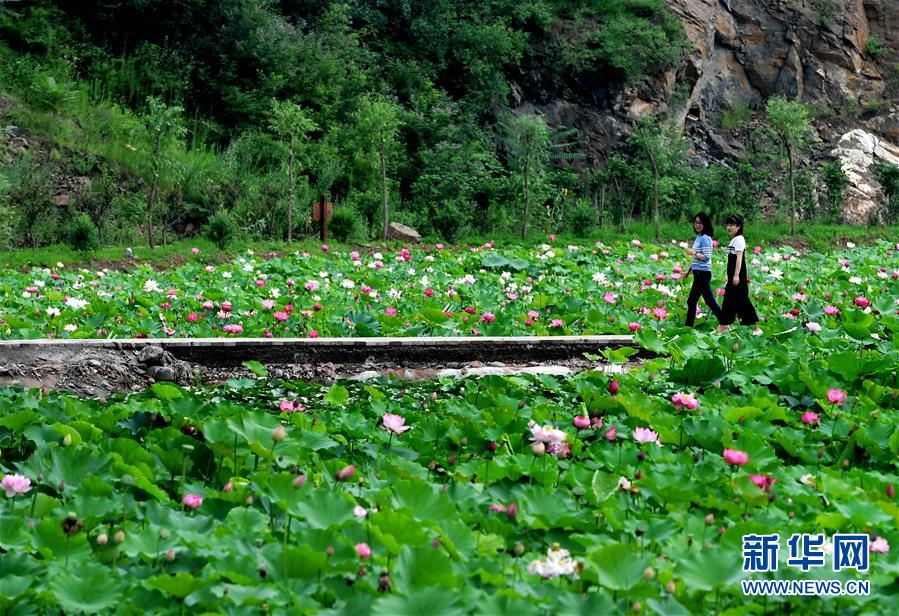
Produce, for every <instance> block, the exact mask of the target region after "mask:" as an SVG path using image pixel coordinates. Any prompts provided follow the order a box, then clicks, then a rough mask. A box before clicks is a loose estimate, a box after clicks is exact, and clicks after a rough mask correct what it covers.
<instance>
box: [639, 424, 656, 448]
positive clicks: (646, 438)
mask: <svg viewBox="0 0 899 616" xmlns="http://www.w3.org/2000/svg"><path fill="white" fill-rule="evenodd" d="M634 440H635V441H637V442H638V443H655V444H656V445H659V446H661V445H662V443H661V442H659V435H658V434H657V433H656V432H653V431H652V430H650V429H649V428H634Z"/></svg>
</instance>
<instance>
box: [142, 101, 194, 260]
mask: <svg viewBox="0 0 899 616" xmlns="http://www.w3.org/2000/svg"><path fill="white" fill-rule="evenodd" d="M147 107H148V112H147V115H146V116H145V118H144V126H143V131H144V136H145V138H146V140H147V142H148V143H149V145H150V155H149V161H148V165H149V180H148V182H149V183H148V188H147V241H148V243H149V245H150V248H154V241H153V210H154V208H155V207H156V204H157V203H158V201H159V190H160V184H161V181H162V177H161V176H162V174H163V173H166V172H167V171H168V170H169V169H170V168H171V167H172V166H173V163H174V157H175V151H176V148H178V147H179V146H181V145H182V139H183V138H184V136H185V134H187V130H186V129H185V128H184V124H183V123H182V121H181V114H182V113H183V111H184V110H183V109H182V108H181V107H179V106H178V105H167V104H166V103H165V102H164V101H163V100H162V99H161V98H158V97H156V96H151V97H148V98H147ZM144 160H145V161H146V157H144Z"/></svg>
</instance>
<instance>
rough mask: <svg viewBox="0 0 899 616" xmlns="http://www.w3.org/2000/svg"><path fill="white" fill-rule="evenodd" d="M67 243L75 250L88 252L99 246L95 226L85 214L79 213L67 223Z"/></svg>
mask: <svg viewBox="0 0 899 616" xmlns="http://www.w3.org/2000/svg"><path fill="white" fill-rule="evenodd" d="M69 224H70V226H69V233H68V238H67V243H68V244H69V246H71V247H72V249H73V250H75V251H76V252H81V253H84V252H89V251H91V250H94V249H96V248H98V247H99V246H100V239H99V236H98V235H97V228H96V227H95V226H94V223H93V221H92V220H91V218H90V216H88V215H87V214H83V213H82V214H79V215H78V216H76V217H75V218H74V219H73V220H72V221H71V223H69Z"/></svg>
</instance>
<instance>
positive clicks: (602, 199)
mask: <svg viewBox="0 0 899 616" xmlns="http://www.w3.org/2000/svg"><path fill="white" fill-rule="evenodd" d="M605 219H606V184H605V182H603V185H602V188H600V189H599V226H600V227H602V226H603V223H604V222H605Z"/></svg>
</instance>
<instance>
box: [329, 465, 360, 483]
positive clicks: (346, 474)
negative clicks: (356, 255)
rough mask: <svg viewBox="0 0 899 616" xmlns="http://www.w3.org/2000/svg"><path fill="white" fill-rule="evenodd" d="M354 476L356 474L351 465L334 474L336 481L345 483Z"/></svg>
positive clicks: (354, 468)
mask: <svg viewBox="0 0 899 616" xmlns="http://www.w3.org/2000/svg"><path fill="white" fill-rule="evenodd" d="M355 474H356V467H355V466H353V465H352V464H351V465H349V466H344V467H343V468H342V469H340V470H339V471H337V472H336V473H335V474H334V476H335V477H336V478H337V480H338V481H346V480H347V479H350V478H351V477H352V476H353V475H355Z"/></svg>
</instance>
